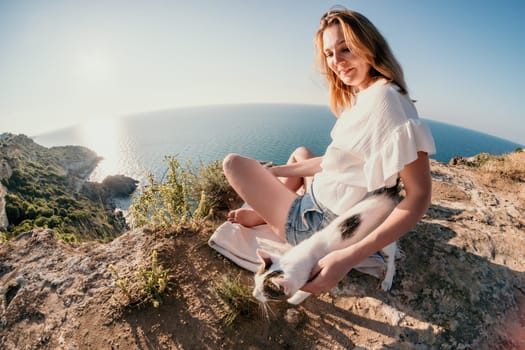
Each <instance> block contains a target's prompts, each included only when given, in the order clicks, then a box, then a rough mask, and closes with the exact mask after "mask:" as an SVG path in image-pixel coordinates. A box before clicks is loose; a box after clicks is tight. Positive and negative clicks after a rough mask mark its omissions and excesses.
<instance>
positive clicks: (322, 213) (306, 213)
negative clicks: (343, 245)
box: [285, 191, 337, 245]
mask: <svg viewBox="0 0 525 350" xmlns="http://www.w3.org/2000/svg"><path fill="white" fill-rule="evenodd" d="M336 217H337V215H336V214H334V213H333V212H332V211H330V209H328V208H326V207H324V206H323V205H321V204H320V203H318V202H317V201H316V200H315V196H314V194H313V192H310V191H309V192H306V193H305V194H304V196H302V197H298V198H296V199H295V200H294V201H293V203H292V206H291V207H290V211H289V212H288V218H287V220H286V226H285V235H286V241H288V243H290V244H291V245H297V244H299V243H300V242H301V241H303V240H305V239H307V238H309V237H310V236H311V235H313V234H314V233H315V232H317V231H319V230H321V229H322V228H324V227H326V226H328V224H329V223H330V222H332V221H333V220H334V219H335V218H336Z"/></svg>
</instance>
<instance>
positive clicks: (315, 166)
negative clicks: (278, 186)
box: [268, 157, 323, 177]
mask: <svg viewBox="0 0 525 350" xmlns="http://www.w3.org/2000/svg"><path fill="white" fill-rule="evenodd" d="M322 160H323V157H315V158H310V159H306V160H303V161H300V162H296V163H292V164H286V165H278V166H274V167H271V168H268V170H269V171H270V172H271V173H272V174H273V175H274V176H277V177H306V176H313V175H314V174H315V173H318V172H319V171H321V161H322Z"/></svg>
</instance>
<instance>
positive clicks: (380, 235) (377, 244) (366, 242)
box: [302, 152, 432, 294]
mask: <svg viewBox="0 0 525 350" xmlns="http://www.w3.org/2000/svg"><path fill="white" fill-rule="evenodd" d="M399 174H400V177H401V179H402V181H403V184H404V186H405V192H406V196H405V198H404V199H403V200H402V201H401V202H400V203H399V204H398V205H397V206H396V207H395V208H394V210H393V211H392V213H391V214H390V215H389V216H388V217H387V219H386V220H385V221H384V222H383V223H382V224H381V225H379V226H378V227H377V228H376V229H375V230H374V231H372V232H371V233H370V234H369V235H367V236H365V237H352V239H355V241H356V243H354V244H352V245H350V246H348V247H346V248H343V249H340V250H336V251H334V252H332V253H329V254H328V255H326V256H325V257H324V258H322V259H321V260H319V262H318V263H317V265H316V266H315V267H314V269H313V270H312V273H311V276H312V277H314V279H313V280H312V281H310V282H308V283H307V284H305V285H304V286H303V288H302V290H304V291H305V292H310V293H314V294H315V293H320V292H323V291H327V290H330V289H331V288H333V287H334V286H336V285H337V283H338V282H339V281H340V280H341V279H343V277H344V276H345V275H346V274H347V273H348V271H350V269H351V268H352V267H354V266H356V265H357V264H359V263H360V262H361V261H363V260H365V259H366V258H367V257H369V256H370V255H372V254H374V253H375V252H377V251H379V250H381V249H382V248H383V247H385V246H387V245H388V244H390V243H392V242H394V241H396V240H397V239H399V238H400V237H401V236H403V235H404V234H405V233H406V232H408V231H409V230H411V229H412V228H413V227H414V226H415V225H416V224H417V222H418V221H419V220H420V219H421V218H422V217H423V215H424V214H425V212H426V211H427V209H428V207H429V205H430V198H431V192H432V180H431V177H430V165H429V160H428V155H427V154H426V153H424V152H419V153H418V158H417V159H416V160H415V161H414V162H412V163H410V164H407V165H406V166H405V167H404V168H403V170H401V171H400V173H399Z"/></svg>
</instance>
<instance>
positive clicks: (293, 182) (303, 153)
mask: <svg viewBox="0 0 525 350" xmlns="http://www.w3.org/2000/svg"><path fill="white" fill-rule="evenodd" d="M314 157H315V154H313V152H312V151H310V150H309V149H308V148H306V147H299V148H297V149H296V150H295V151H293V152H292V154H291V155H290V158H288V161H287V162H286V164H292V163H297V162H301V161H303V160H306V159H310V158H314ZM279 180H281V181H282V183H284V185H285V186H286V187H288V188H289V189H290V190H292V191H294V192H297V191H298V190H299V189H300V188H301V187H303V186H307V185H308V178H304V177H281V178H279Z"/></svg>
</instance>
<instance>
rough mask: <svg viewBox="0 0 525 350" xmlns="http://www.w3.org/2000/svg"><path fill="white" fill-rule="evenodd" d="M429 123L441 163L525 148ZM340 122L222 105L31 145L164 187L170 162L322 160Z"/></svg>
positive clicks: (100, 123) (297, 110) (323, 110)
mask: <svg viewBox="0 0 525 350" xmlns="http://www.w3.org/2000/svg"><path fill="white" fill-rule="evenodd" d="M422 119H423V120H424V121H425V122H426V123H427V125H428V126H429V127H430V129H431V131H432V134H433V136H434V139H435V142H436V148H437V153H436V154H434V155H432V156H431V157H432V158H434V159H436V160H437V161H439V162H448V161H449V160H450V159H451V158H452V157H455V156H461V157H470V156H473V155H476V154H478V153H481V152H488V153H491V154H496V155H497V154H503V153H508V152H512V151H514V150H515V149H516V148H520V147H523V145H519V144H517V143H514V142H511V141H508V140H504V139H501V138H498V137H495V136H491V135H488V134H484V133H480V132H477V131H474V130H470V129H465V128H462V127H458V126H454V125H450V124H445V123H441V122H437V121H434V120H429V119H425V118H422ZM334 123H335V118H334V116H333V115H332V113H331V112H330V111H329V109H328V108H327V107H325V106H317V105H286V104H249V105H216V106H203V107H191V108H179V109H172V110H163V111H155V112H148V113H141V114H135V115H130V116H126V117H121V118H107V119H92V120H89V121H87V122H85V123H83V124H79V125H76V126H71V127H68V128H64V129H60V130H55V131H52V132H47V133H44V134H40V135H36V136H33V137H32V138H33V139H34V140H35V142H37V143H38V144H41V145H43V146H46V147H52V146H63V145H81V146H85V147H88V148H90V149H92V150H93V151H95V152H96V153H97V154H98V155H99V156H101V157H103V159H102V161H101V162H100V163H99V164H98V166H97V168H96V169H95V170H94V171H93V173H92V175H91V178H90V180H91V181H102V180H103V179H104V178H105V177H106V176H108V175H115V174H123V175H127V176H130V177H132V178H134V179H137V180H138V181H139V182H141V183H143V182H144V181H145V179H146V178H147V177H148V175H150V174H152V175H153V176H154V177H156V178H157V179H159V180H161V179H162V178H163V176H165V174H166V171H167V161H166V156H176V157H178V159H179V160H180V161H181V162H182V163H186V162H190V163H191V164H194V165H199V164H200V163H204V164H207V163H209V162H211V161H215V160H222V159H223V158H224V156H225V155H227V154H228V153H232V152H234V153H239V154H243V155H246V156H249V157H252V158H255V159H258V160H260V161H269V162H272V163H273V164H284V163H286V161H287V159H288V156H289V155H290V153H291V152H292V151H293V150H294V149H296V148H297V147H298V146H306V147H308V148H310V149H311V150H312V151H313V152H314V153H316V154H318V155H322V154H323V153H324V150H325V149H326V147H327V146H328V144H329V142H330V130H331V128H332V126H333V124H334Z"/></svg>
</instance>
